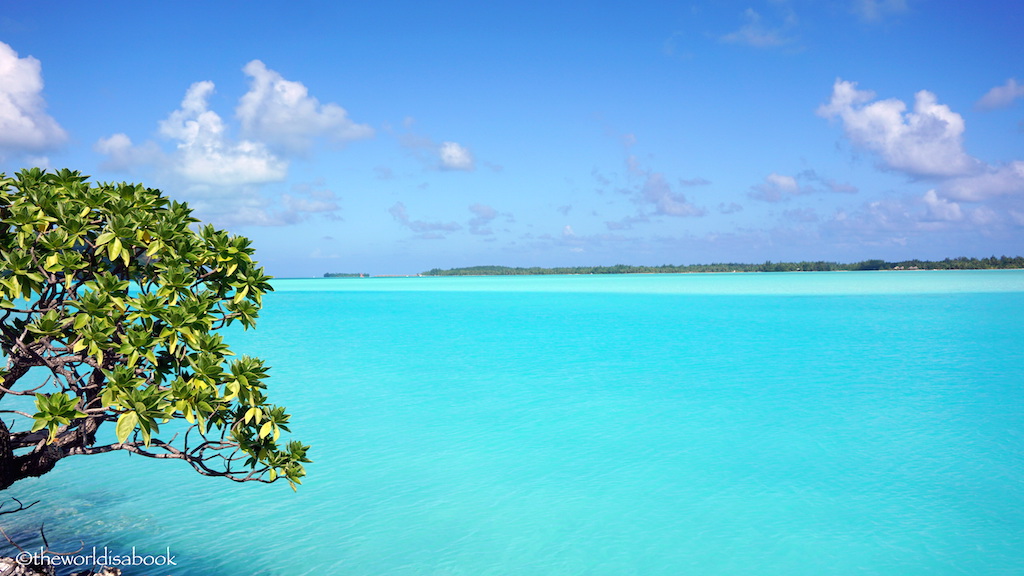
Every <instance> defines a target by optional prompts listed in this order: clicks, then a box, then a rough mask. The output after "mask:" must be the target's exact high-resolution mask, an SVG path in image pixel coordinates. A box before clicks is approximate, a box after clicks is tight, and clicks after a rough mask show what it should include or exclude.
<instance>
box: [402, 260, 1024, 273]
mask: <svg viewBox="0 0 1024 576" xmlns="http://www.w3.org/2000/svg"><path fill="white" fill-rule="evenodd" d="M1015 268H1024V257H1022V256H1015V257H1012V258H1010V257H1007V256H1003V257H1000V258H996V257H995V256H992V257H990V258H965V257H960V258H946V259H945V260H938V261H934V260H904V261H902V262H886V261H885V260H865V261H863V262H855V263H852V264H841V263H838V262H822V261H818V262H771V261H768V262H765V263H764V264H736V263H723V264H688V265H682V266H674V265H670V264H665V265H662V266H629V265H625V264H617V265H615V266H563V267H558V268H540V267H537V266H534V267H530V268H513V267H509V266H470V267H468V268H451V269H449V270H442V269H439V268H434V269H433V270H429V271H427V272H424V273H423V274H422V275H423V276H530V275H542V274H686V273H695V272H831V271H839V270H849V271H852V270H996V269H1015Z"/></svg>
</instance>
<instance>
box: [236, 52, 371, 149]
mask: <svg viewBox="0 0 1024 576" xmlns="http://www.w3.org/2000/svg"><path fill="white" fill-rule="evenodd" d="M242 71H243V72H245V74H246V75H247V76H248V77H249V91H248V92H246V93H245V95H244V96H242V98H241V99H240V100H239V102H238V107H237V108H236V109H235V114H236V115H237V116H238V119H239V120H240V121H241V123H242V133H243V134H244V135H245V136H247V137H249V138H253V139H257V140H260V141H262V142H265V143H267V144H269V145H271V146H274V147H282V148H284V149H286V150H290V151H305V150H308V149H309V148H310V147H311V146H312V144H313V138H315V137H321V136H322V137H326V138H328V139H330V140H332V141H335V142H347V141H350V140H358V139H362V138H369V137H371V136H373V133H374V131H373V128H371V127H370V126H367V125H366V124H356V123H355V122H353V121H352V120H351V119H350V118H349V117H348V112H346V111H345V109H344V108H342V107H341V106H338V105H337V104H334V103H328V104H321V103H320V101H319V100H318V99H316V98H315V97H313V96H310V94H309V90H308V89H307V88H306V86H305V85H303V84H302V83H301V82H295V81H292V80H286V79H284V77H282V76H281V74H279V73H278V72H275V71H274V70H271V69H269V68H267V67H266V65H265V64H263V62H261V61H259V60H253V61H252V62H249V63H248V64H246V65H245V67H244V68H243V69H242Z"/></svg>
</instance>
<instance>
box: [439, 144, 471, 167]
mask: <svg viewBox="0 0 1024 576" xmlns="http://www.w3.org/2000/svg"><path fill="white" fill-rule="evenodd" d="M437 153H438V156H439V157H440V159H441V168H442V169H444V170H465V171H467V172H468V171H471V170H473V168H474V166H473V155H472V154H471V153H470V152H469V149H468V148H466V147H465V146H462V145H460V144H458V143H456V142H442V143H441V146H440V148H439V149H438V152H437Z"/></svg>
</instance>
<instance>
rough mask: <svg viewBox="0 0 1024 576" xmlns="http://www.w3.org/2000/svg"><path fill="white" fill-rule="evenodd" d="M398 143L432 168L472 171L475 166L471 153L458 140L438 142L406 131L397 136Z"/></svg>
mask: <svg viewBox="0 0 1024 576" xmlns="http://www.w3.org/2000/svg"><path fill="white" fill-rule="evenodd" d="M398 143H399V144H401V145H402V147H404V148H406V149H407V150H410V151H411V152H412V153H413V154H414V155H416V156H417V157H418V158H419V159H420V160H421V161H422V162H423V163H424V164H426V165H427V166H429V167H430V168H432V169H438V170H452V171H463V172H472V171H473V170H474V169H475V168H476V162H475V160H474V159H473V153H472V152H471V151H470V150H469V148H467V147H465V146H463V145H462V144H459V143H458V142H451V141H446V142H441V143H440V144H438V143H437V142H435V141H434V140H432V139H431V138H429V137H427V136H423V135H421V134H413V133H406V134H402V135H401V136H399V137H398Z"/></svg>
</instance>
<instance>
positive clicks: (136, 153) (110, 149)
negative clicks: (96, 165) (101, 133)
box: [92, 132, 165, 172]
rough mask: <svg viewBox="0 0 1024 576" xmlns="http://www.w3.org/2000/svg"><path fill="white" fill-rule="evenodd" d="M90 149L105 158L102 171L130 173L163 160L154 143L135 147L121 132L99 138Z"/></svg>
mask: <svg viewBox="0 0 1024 576" xmlns="http://www.w3.org/2000/svg"><path fill="white" fill-rule="evenodd" d="M92 149H93V150H95V151H96V152H98V153H100V154H103V155H104V156H106V157H107V159H106V160H104V161H103V163H102V167H103V169H104V170H116V171H123V172H130V171H132V170H133V169H135V168H136V167H139V166H145V165H152V164H159V163H160V162H162V161H163V160H164V158H165V155H164V153H163V150H161V149H160V146H159V145H157V143H156V142H152V141H148V142H145V143H143V144H141V145H139V146H136V145H135V144H134V143H132V139H131V138H129V137H128V135H127V134H125V133H123V132H119V133H117V134H114V135H112V136H110V137H109V138H100V139H99V140H97V141H96V143H95V144H93V147H92Z"/></svg>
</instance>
